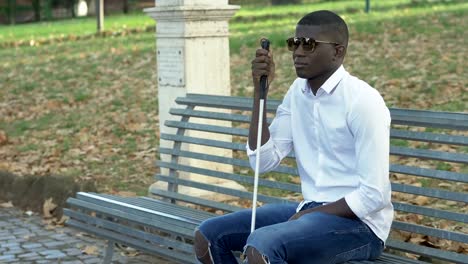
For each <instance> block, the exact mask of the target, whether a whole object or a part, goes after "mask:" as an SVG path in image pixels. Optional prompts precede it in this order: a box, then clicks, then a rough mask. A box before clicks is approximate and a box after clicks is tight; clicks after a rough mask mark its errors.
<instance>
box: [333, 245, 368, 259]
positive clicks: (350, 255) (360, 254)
mask: <svg viewBox="0 0 468 264" xmlns="http://www.w3.org/2000/svg"><path fill="white" fill-rule="evenodd" d="M370 249H371V246H370V244H366V245H364V246H361V247H358V248H355V249H352V250H349V251H346V252H343V253H340V254H338V255H336V256H335V259H334V260H333V262H332V263H343V262H346V261H350V260H366V259H369V255H370Z"/></svg>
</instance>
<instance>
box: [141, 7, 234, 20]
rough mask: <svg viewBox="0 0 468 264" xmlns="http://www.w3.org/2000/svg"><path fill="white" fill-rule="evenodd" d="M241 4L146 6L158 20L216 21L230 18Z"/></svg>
mask: <svg viewBox="0 0 468 264" xmlns="http://www.w3.org/2000/svg"><path fill="white" fill-rule="evenodd" d="M239 8H240V6H237V5H223V6H213V5H206V6H160V7H159V6H156V7H152V8H145V9H144V12H145V13H147V14H148V15H149V16H150V17H152V18H153V19H154V20H156V21H216V20H221V21H222V20H229V19H230V18H231V17H233V16H234V14H235V13H236V11H237V10H239Z"/></svg>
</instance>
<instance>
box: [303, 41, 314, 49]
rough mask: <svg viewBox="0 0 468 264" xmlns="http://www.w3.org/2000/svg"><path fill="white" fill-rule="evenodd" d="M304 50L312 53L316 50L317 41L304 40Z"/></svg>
mask: <svg viewBox="0 0 468 264" xmlns="http://www.w3.org/2000/svg"><path fill="white" fill-rule="evenodd" d="M302 48H303V49H304V50H306V51H311V50H313V49H314V48H315V39H304V40H303V42H302Z"/></svg>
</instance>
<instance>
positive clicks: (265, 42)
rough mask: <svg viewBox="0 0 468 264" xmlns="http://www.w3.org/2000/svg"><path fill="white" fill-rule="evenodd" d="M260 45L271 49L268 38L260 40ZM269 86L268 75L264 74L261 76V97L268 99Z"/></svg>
mask: <svg viewBox="0 0 468 264" xmlns="http://www.w3.org/2000/svg"><path fill="white" fill-rule="evenodd" d="M260 45H261V46H262V49H265V50H268V51H270V41H269V40H268V39H266V38H262V40H260ZM267 86H268V76H266V75H263V76H261V77H260V99H266V98H265V97H266V89H267Z"/></svg>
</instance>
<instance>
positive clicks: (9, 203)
mask: <svg viewBox="0 0 468 264" xmlns="http://www.w3.org/2000/svg"><path fill="white" fill-rule="evenodd" d="M0 207H1V208H12V207H13V204H12V203H11V201H9V202H7V203H1V204H0Z"/></svg>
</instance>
